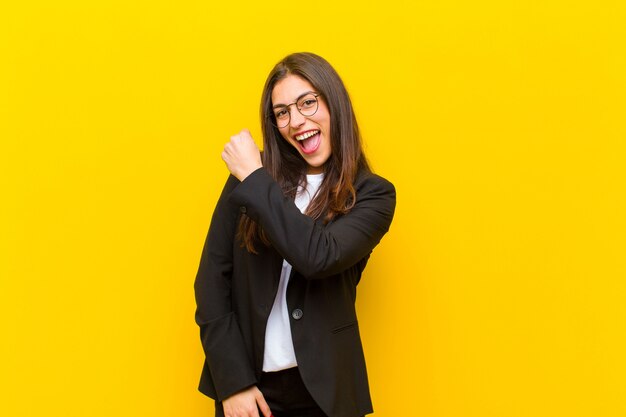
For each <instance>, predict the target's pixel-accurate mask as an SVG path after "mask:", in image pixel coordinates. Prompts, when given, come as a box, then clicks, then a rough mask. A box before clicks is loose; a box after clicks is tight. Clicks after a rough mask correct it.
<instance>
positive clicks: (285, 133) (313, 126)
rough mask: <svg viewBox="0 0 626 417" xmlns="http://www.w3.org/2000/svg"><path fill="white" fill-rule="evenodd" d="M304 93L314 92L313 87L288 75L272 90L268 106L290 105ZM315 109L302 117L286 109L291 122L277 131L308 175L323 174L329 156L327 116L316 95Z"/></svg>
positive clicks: (324, 104)
mask: <svg viewBox="0 0 626 417" xmlns="http://www.w3.org/2000/svg"><path fill="white" fill-rule="evenodd" d="M307 93H317V91H316V90H315V88H313V86H312V85H311V83H309V82H308V81H307V80H305V79H304V78H301V77H299V76H297V75H293V74H289V75H287V76H286V77H285V78H283V79H282V80H280V81H278V82H277V83H276V85H275V86H274V90H273V91H272V105H273V106H278V105H288V104H289V103H294V102H296V101H297V100H298V99H300V98H301V97H302V96H304V95H306V94H307ZM317 99H318V101H319V107H318V109H317V111H316V112H315V114H314V115H312V116H303V115H302V114H301V113H300V112H299V111H298V109H296V106H295V105H293V106H289V111H290V114H291V120H290V121H289V124H288V125H287V126H285V127H283V128H279V129H278V130H279V131H280V134H281V135H282V137H283V138H284V139H285V140H286V141H287V142H289V143H290V144H291V146H293V147H294V148H296V150H297V151H298V153H300V155H301V156H302V158H303V159H304V160H305V161H306V162H307V163H308V164H309V169H308V172H307V173H308V174H319V173H322V172H323V166H324V164H325V163H326V161H328V158H330V155H331V153H332V149H331V144H330V113H329V112H328V107H327V106H326V103H325V102H324V100H323V99H322V97H321V96H318V98H317Z"/></svg>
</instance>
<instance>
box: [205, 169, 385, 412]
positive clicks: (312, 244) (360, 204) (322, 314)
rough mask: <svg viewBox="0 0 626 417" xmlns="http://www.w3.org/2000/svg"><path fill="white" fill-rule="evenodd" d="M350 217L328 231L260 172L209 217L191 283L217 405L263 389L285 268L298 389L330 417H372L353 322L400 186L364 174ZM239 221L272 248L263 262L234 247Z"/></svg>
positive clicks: (208, 384) (229, 186)
mask: <svg viewBox="0 0 626 417" xmlns="http://www.w3.org/2000/svg"><path fill="white" fill-rule="evenodd" d="M355 189H356V204H355V206H354V207H353V208H352V210H351V211H350V212H349V213H348V214H345V215H343V216H340V217H338V218H336V219H335V220H334V221H332V222H330V223H329V224H326V225H324V224H323V223H322V222H321V221H315V220H313V219H312V218H310V217H308V216H306V215H304V214H302V213H301V212H300V210H299V209H298V208H297V207H296V205H295V204H294V202H293V200H292V199H290V198H288V197H285V195H284V194H283V191H282V189H281V188H280V186H279V185H278V183H276V182H275V181H274V180H273V179H272V177H271V176H270V175H269V174H268V173H267V171H266V170H265V169H264V168H259V169H258V170H256V171H254V172H253V173H252V174H250V175H249V176H248V177H247V178H246V179H245V180H244V181H242V182H239V181H238V180H237V179H236V178H235V177H233V176H230V177H229V179H228V181H227V182H226V185H225V187H224V190H223V191H222V195H221V197H220V199H219V201H218V203H217V207H216V208H215V211H214V213H213V218H212V220H211V226H210V228H209V233H208V236H207V239H206V243H205V245H204V250H203V252H202V258H201V261H200V267H199V270H198V274H197V277H196V281H195V295H196V303H197V310H196V322H197V323H198V325H199V326H200V335H201V340H202V346H203V348H204V352H205V355H206V360H205V363H204V368H203V370H202V376H201V378H200V386H199V390H200V391H201V392H202V393H204V394H206V395H208V396H209V397H211V398H214V399H216V400H217V401H222V400H224V399H225V398H227V397H229V396H230V395H232V394H234V393H236V392H238V391H240V390H242V389H244V388H247V387H249V386H251V385H255V384H257V383H258V381H259V378H260V376H261V373H262V367H263V349H264V344H265V327H266V324H267V319H268V317H269V314H270V310H271V308H272V304H273V302H274V298H275V295H276V292H277V290H278V283H279V279H280V271H281V266H282V261H283V259H286V260H287V261H288V262H289V263H290V264H291V265H292V267H293V269H292V273H291V276H290V280H289V285H288V287H287V306H288V308H289V311H291V312H292V314H291V332H292V339H293V344H294V350H295V353H296V359H297V362H298V368H299V370H300V374H301V375H302V379H303V381H304V383H305V385H306V387H307V389H308V390H309V392H310V393H311V395H312V396H313V398H314V399H315V400H316V402H317V403H318V405H319V406H320V408H322V410H324V412H325V413H326V414H327V415H328V416H329V417H356V416H362V415H364V414H368V413H371V412H372V404H371V400H370V394H369V387H368V382H367V371H366V368H365V359H364V355H363V349H362V346H361V340H360V336H359V328H358V323H357V317H356V312H355V307H354V303H355V299H356V286H357V284H358V282H359V279H360V278H361V273H362V271H363V269H364V268H365V265H366V263H367V260H368V258H369V256H370V253H371V251H372V249H374V247H375V246H376V245H377V244H378V242H379V241H380V239H381V238H382V237H383V235H384V234H385V233H386V232H387V230H388V229H389V226H390V224H391V220H392V218H393V214H394V210H395V202H396V193H395V189H394V186H393V185H392V184H391V183H390V182H388V181H387V180H385V179H384V178H381V177H379V176H377V175H374V174H371V173H361V175H359V176H358V178H357V181H356V183H355ZM241 213H246V214H247V215H248V216H250V217H251V218H252V219H253V220H255V221H256V222H258V224H260V225H261V227H262V228H263V230H264V231H265V233H266V234H267V236H268V238H269V240H270V242H271V244H272V246H271V247H266V246H264V245H263V244H262V243H258V244H257V245H256V249H257V250H258V251H259V253H258V254H257V255H254V254H251V253H249V252H248V251H247V250H246V249H245V248H242V247H241V245H240V242H239V241H238V240H237V239H236V238H235V233H236V229H237V225H238V222H239V217H240V215H241Z"/></svg>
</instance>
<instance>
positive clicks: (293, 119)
mask: <svg viewBox="0 0 626 417" xmlns="http://www.w3.org/2000/svg"><path fill="white" fill-rule="evenodd" d="M292 109H293V110H291V113H290V114H289V124H290V125H291V127H293V128H297V127H300V126H302V125H303V124H304V122H305V120H306V117H304V116H303V115H302V114H301V113H300V111H298V109H297V108H295V106H294V107H293V108H292Z"/></svg>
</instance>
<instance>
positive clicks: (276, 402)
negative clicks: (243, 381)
mask: <svg viewBox="0 0 626 417" xmlns="http://www.w3.org/2000/svg"><path fill="white" fill-rule="evenodd" d="M258 387H259V390H261V392H262V393H263V396H264V397H265V401H266V402H267V405H269V407H270V410H272V415H273V416H274V417H328V416H327V415H326V414H324V412H323V411H322V410H321V409H320V408H319V407H318V405H317V404H316V403H315V400H314V399H313V397H311V394H309V391H307V389H306V387H305V386H304V382H302V378H301V377H300V372H299V371H298V368H291V369H285V370H284V371H278V372H264V373H263V375H262V376H261V381H260V382H259V386H258ZM259 416H260V417H262V416H263V414H261V411H259ZM215 417H224V408H223V407H222V404H221V403H219V402H216V403H215Z"/></svg>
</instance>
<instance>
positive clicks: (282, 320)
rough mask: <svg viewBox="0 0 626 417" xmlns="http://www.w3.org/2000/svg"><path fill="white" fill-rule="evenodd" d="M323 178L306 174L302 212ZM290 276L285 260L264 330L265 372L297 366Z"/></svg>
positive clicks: (301, 192) (300, 197) (299, 198)
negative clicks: (291, 309) (288, 296)
mask: <svg viewBox="0 0 626 417" xmlns="http://www.w3.org/2000/svg"><path fill="white" fill-rule="evenodd" d="M323 179H324V174H316V175H307V176H306V181H307V185H306V189H303V188H302V187H299V188H298V192H297V194H296V200H295V203H296V206H297V207H298V208H299V209H300V211H301V212H302V213H304V212H305V210H306V209H307V207H308V206H309V203H310V202H311V200H312V199H313V197H315V194H316V193H317V190H318V189H319V187H320V185H321V184H322V180H323ZM290 275H291V265H290V264H289V263H288V262H287V261H285V260H283V269H282V271H281V273H280V283H279V284H278V292H277V293H276V298H275V299H274V305H273V306H272V311H271V312H270V317H269V319H268V320H267V327H266V329H265V351H264V353H263V372H276V371H282V370H283V369H289V368H293V367H294V366H298V363H297V362H296V353H295V352H294V350H293V341H292V339H291V327H290V324H289V311H288V309H287V284H289V276H290Z"/></svg>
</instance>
